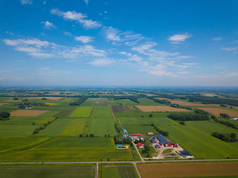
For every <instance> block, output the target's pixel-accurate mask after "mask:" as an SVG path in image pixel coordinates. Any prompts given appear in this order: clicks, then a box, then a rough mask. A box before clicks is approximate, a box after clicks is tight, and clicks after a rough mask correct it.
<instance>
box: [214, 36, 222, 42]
mask: <svg viewBox="0 0 238 178" xmlns="http://www.w3.org/2000/svg"><path fill="white" fill-rule="evenodd" d="M212 40H214V41H221V40H222V37H220V36H218V37H215V38H213V39H212Z"/></svg>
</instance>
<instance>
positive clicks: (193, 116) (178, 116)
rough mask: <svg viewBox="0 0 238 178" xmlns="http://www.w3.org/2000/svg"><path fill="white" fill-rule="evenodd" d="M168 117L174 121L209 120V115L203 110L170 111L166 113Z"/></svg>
mask: <svg viewBox="0 0 238 178" xmlns="http://www.w3.org/2000/svg"><path fill="white" fill-rule="evenodd" d="M168 117H169V118H170V119H173V120H175V121H204V120H209V115H208V114H207V113H205V112H199V111H196V112H184V113H182V112H180V113H171V114H169V115H168Z"/></svg>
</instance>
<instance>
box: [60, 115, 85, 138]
mask: <svg viewBox="0 0 238 178" xmlns="http://www.w3.org/2000/svg"><path fill="white" fill-rule="evenodd" d="M86 119H87V118H80V119H70V122H69V123H68V124H67V125H66V126H65V127H64V129H63V130H62V131H61V133H60V135H64V136H79V135H80V134H83V131H84V127H85V124H86Z"/></svg>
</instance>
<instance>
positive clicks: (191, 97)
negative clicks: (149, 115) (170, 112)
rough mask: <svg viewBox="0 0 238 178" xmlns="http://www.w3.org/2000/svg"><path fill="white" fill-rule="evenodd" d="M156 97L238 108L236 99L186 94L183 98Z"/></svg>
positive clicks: (162, 102)
mask: <svg viewBox="0 0 238 178" xmlns="http://www.w3.org/2000/svg"><path fill="white" fill-rule="evenodd" d="M177 95H178V94H177ZM157 97H159V98H168V99H182V100H188V101H189V102H201V103H203V104H222V105H232V106H238V100H237V99H232V98H229V99H228V98H227V99H226V98H219V97H217V96H214V97H208V96H201V95H200V94H187V95H185V96H175V95H174V94H173V95H171V94H157ZM149 98H150V99H152V97H149ZM153 100H154V101H155V102H158V103H161V104H167V103H169V102H168V101H166V100H157V99H153Z"/></svg>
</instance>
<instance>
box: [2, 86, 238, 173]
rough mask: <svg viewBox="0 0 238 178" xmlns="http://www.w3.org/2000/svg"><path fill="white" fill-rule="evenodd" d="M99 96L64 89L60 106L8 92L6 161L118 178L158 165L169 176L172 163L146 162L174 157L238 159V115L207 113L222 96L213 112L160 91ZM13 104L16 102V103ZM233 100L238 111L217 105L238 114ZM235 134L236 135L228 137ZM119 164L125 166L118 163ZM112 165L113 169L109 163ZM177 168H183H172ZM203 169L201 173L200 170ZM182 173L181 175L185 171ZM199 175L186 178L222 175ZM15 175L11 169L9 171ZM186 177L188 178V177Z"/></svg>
mask: <svg viewBox="0 0 238 178" xmlns="http://www.w3.org/2000/svg"><path fill="white" fill-rule="evenodd" d="M98 91H100V90H98ZM98 91H94V92H95V93H93V91H90V92H88V93H86V92H85V91H84V90H78V91H70V90H69V91H67V92H65V93H64V92H62V91H61V92H60V94H58V95H59V96H57V95H56V96H55V94H54V93H55V92H54V91H52V95H54V96H55V97H57V98H58V97H60V98H61V99H60V100H52V99H51V97H53V96H51V97H50V98H49V99H47V98H46V97H38V96H36V97H30V99H29V97H27V96H25V95H28V94H30V93H31V92H29V91H25V92H24V96H22V94H21V93H17V92H16V93H15V94H14V97H13V96H9V95H8V94H7V95H6V93H4V90H3V91H2V94H1V97H0V101H1V103H3V104H2V105H1V107H0V111H1V114H2V116H1V117H2V120H1V123H0V135H1V136H0V141H1V142H0V160H1V161H2V162H5V163H6V164H7V163H8V162H16V163H17V162H22V161H23V160H24V162H56V163H57V162H66V163H67V162H87V163H90V162H92V163H93V164H92V169H91V170H92V172H93V173H92V172H91V173H87V174H89V175H88V177H90V175H91V176H92V175H93V176H95V175H96V174H97V175H98V176H101V177H109V175H111V174H115V176H116V177H137V176H142V177H150V176H151V177H153V176H155V175H157V174H156V173H155V172H156V171H155V170H156V169H157V168H154V166H157V165H158V169H163V170H166V169H165V168H160V166H163V165H164V164H161V163H159V164H158V163H157V164H153V166H150V169H148V168H147V167H146V166H147V164H145V165H144V164H143V162H145V161H148V162H150V161H161V160H171V159H172V160H180V161H182V160H185V161H186V160H200V159H204V160H208V161H209V160H210V159H217V160H219V159H223V160H227V161H229V159H231V160H233V159H238V149H237V148H238V142H237V139H236V135H238V127H237V126H238V125H237V123H236V122H237V121H235V120H233V118H234V117H232V116H233V115H229V114H230V113H222V112H221V113H220V114H216V115H213V113H210V112H206V111H205V110H204V109H211V108H210V107H212V106H210V105H212V104H213V105H214V104H216V103H217V102H219V98H218V99H217V98H214V100H212V101H211V103H208V104H207V106H206V104H204V103H203V102H201V101H200V104H201V105H205V106H206V107H201V108H197V107H194V105H193V104H191V105H186V106H184V105H183V102H186V100H187V99H184V100H181V99H180V95H177V93H174V94H171V93H170V94H169V97H171V96H173V97H174V98H178V99H180V101H181V105H179V104H174V103H173V102H169V100H166V102H163V101H165V100H162V102H161V100H158V99H157V98H158V97H160V96H161V95H163V96H164V95H166V93H163V94H161V93H160V92H157V91H156V90H155V91H153V92H152V91H150V92H151V93H153V95H148V94H147V93H148V91H147V90H144V91H143V92H142V91H139V92H138V93H134V94H130V95H129V94H128V93H130V91H127V90H125V94H123V93H122V94H121V95H120V96H116V95H115V91H110V90H108V91H107V94H104V93H101V94H96V93H97V92H98ZM42 92H44V90H42ZM69 92H71V94H70V95H73V96H67V94H66V93H69ZM49 95H51V94H48V96H49ZM186 95H187V97H191V96H190V95H191V94H190V92H187V93H183V97H186ZM201 95H202V94H201ZM224 95H225V94H224ZM40 96H42V94H40ZM95 96H97V97H95ZM203 97H204V96H203ZM209 98H211V97H210V96H209ZM223 98H224V96H223ZM223 98H221V100H223ZM12 100H13V101H14V102H11V101H12ZM217 100H218V101H217ZM52 101H54V102H53V103H54V104H53V105H52V104H50V105H49V104H48V103H50V102H52ZM227 101H229V103H227V104H229V105H232V103H230V102H234V104H233V105H232V106H234V107H229V106H225V105H221V104H216V109H217V110H219V109H220V110H221V111H223V110H226V111H231V112H234V111H236V108H235V107H236V106H237V105H238V103H237V100H236V99H234V100H231V99H229V100H227ZM195 102H196V105H197V104H199V101H195ZM191 103H193V102H191ZM225 104H226V103H225ZM213 107H214V106H213ZM224 107H225V108H224ZM237 112H238V111H237ZM4 113H9V115H7V114H6V118H5V115H3V114H4ZM4 118H5V119H4ZM214 133H218V134H220V135H224V137H221V138H220V137H218V136H217V135H216V134H214ZM231 133H232V134H233V135H234V137H233V135H232V137H230V135H227V134H231ZM226 135H227V136H226ZM228 136H229V137H228ZM226 139H227V140H226ZM228 139H230V140H228ZM115 161H119V162H120V161H121V162H122V163H121V164H120V165H117V164H113V162H115ZM125 161H128V164H125ZM96 162H97V166H96V167H95V163H96ZM101 162H105V164H103V163H101ZM110 162H112V163H111V164H109V163H110ZM136 162H138V164H136ZM107 163H108V164H107ZM131 163H133V164H131ZM134 163H135V164H134ZM139 163H140V164H139ZM170 164H172V165H177V164H175V163H168V165H170ZM190 164H191V165H193V163H189V164H188V163H186V164H185V169H188V168H187V167H186V166H189V165H190ZM199 164H201V166H200V167H201V169H204V168H203V164H205V163H199ZM214 164H216V163H214ZM221 164H223V163H221ZM224 164H227V165H228V164H232V165H233V163H226V162H224ZM80 165H81V164H80ZM143 165H144V166H143ZM165 165H166V164H165ZM179 165H180V166H181V165H182V164H178V166H179ZM209 165H210V164H209ZM211 165H213V163H211ZM75 166H76V165H75ZM82 166H84V164H82ZM56 167H57V166H56ZM69 167H71V166H70V165H69ZM169 167H171V166H169ZM192 167H193V166H192ZM200 167H199V166H198V167H197V168H199V169H200ZM205 167H206V166H205ZM228 167H229V166H227V168H226V167H225V166H224V168H223V169H224V171H223V172H224V176H225V175H227V176H228V175H231V173H230V174H228V172H229V169H232V170H233V168H232V167H229V168H228ZM153 168H154V169H155V170H154V169H153ZM24 169H29V170H32V171H33V172H37V171H39V170H41V169H42V170H43V171H47V166H45V168H44V167H43V168H41V167H39V168H38V167H36V168H34V169H33V168H31V167H29V166H23V167H21V168H20V170H22V171H24ZM38 169H39V170H38ZM52 169H54V166H53V168H52ZM70 169H71V168H70ZM73 169H74V166H73V167H72V171H73V172H74V170H73ZM174 169H175V171H176V169H180V168H177V167H176V168H174ZM199 169H195V170H194V172H195V173H194V174H193V173H191V174H190V173H188V174H185V175H184V176H191V177H193V176H210V175H212V174H214V171H212V169H210V168H208V170H211V173H210V172H209V171H203V172H204V175H203V174H201V175H200V174H198V172H200V171H199ZM7 170H8V168H7V165H6V171H5V173H6V172H7ZM171 170H173V169H172V168H171ZM181 170H182V168H181ZM147 171H149V172H151V174H148V172H147ZM196 171H197V172H196ZM2 174H3V173H2ZM48 174H50V172H49V173H48ZM65 174H67V172H66V173H65ZM85 174H86V173H85ZM140 174H141V175H140ZM235 174H237V173H236V172H234V171H233V173H232V175H235ZM0 175H1V173H0ZM165 175H167V176H168V177H173V176H174V175H173V173H172V172H171V171H169V173H168V172H166V171H165V172H163V174H162V173H161V176H162V177H163V176H165ZM179 175H181V176H180V177H182V176H183V174H179ZM214 175H215V174H214ZM221 175H223V174H221ZM237 175H238V174H237ZM175 177H176V176H175Z"/></svg>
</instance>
